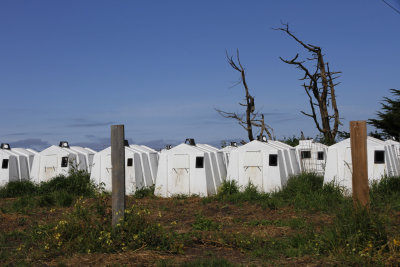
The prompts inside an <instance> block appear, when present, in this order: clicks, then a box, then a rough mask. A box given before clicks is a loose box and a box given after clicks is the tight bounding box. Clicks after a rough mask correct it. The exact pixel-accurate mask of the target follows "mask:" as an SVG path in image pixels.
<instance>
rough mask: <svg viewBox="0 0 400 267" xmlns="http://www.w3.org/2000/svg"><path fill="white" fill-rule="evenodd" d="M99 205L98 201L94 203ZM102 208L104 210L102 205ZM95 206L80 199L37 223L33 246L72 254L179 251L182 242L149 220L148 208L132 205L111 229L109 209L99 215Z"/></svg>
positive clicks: (48, 253)
mask: <svg viewBox="0 0 400 267" xmlns="http://www.w3.org/2000/svg"><path fill="white" fill-rule="evenodd" d="M97 204H98V203H97ZM103 210H107V209H106V207H104V209H103ZM97 211H99V209H98V207H97V206H96V205H87V204H86V200H84V199H83V198H79V199H78V200H77V202H76V203H75V205H74V209H73V210H72V211H71V212H67V213H66V214H65V216H64V219H62V220H60V221H58V222H56V223H52V224H46V225H38V226H37V227H35V229H34V230H33V231H32V236H31V237H32V243H31V245H32V246H33V247H35V246H40V247H39V249H40V250H42V251H44V252H46V254H47V255H53V256H54V255H60V254H71V253H74V252H80V253H92V252H108V253H110V252H116V251H125V250H134V249H138V248H144V247H147V248H151V249H156V250H165V251H169V252H178V251H179V250H180V249H182V247H183V245H182V244H180V243H179V242H177V240H176V238H175V234H174V233H173V232H168V231H166V230H164V229H163V228H162V227H161V225H160V224H156V223H153V222H150V221H149V220H148V218H147V216H148V215H149V214H150V211H149V210H147V209H141V208H139V207H137V206H135V205H133V206H132V207H131V208H128V209H126V210H125V219H124V220H122V221H121V222H120V223H119V224H117V226H116V228H115V229H112V227H111V224H110V223H109V222H110V221H111V211H110V210H109V209H108V212H107V213H106V214H103V213H101V214H99V213H97Z"/></svg>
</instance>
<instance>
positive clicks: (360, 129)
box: [350, 121, 369, 207]
mask: <svg viewBox="0 0 400 267" xmlns="http://www.w3.org/2000/svg"><path fill="white" fill-rule="evenodd" d="M350 143H351V160H352V162H353V184H352V185H353V203H354V205H355V206H357V205H359V204H360V205H361V206H364V207H368V206H369V185H368V162H367V124H366V121H351V122H350Z"/></svg>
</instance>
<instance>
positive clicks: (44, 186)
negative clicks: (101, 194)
mask: <svg viewBox="0 0 400 267" xmlns="http://www.w3.org/2000/svg"><path fill="white" fill-rule="evenodd" d="M54 191H67V192H69V193H70V194H73V195H75V196H86V197H90V196H94V195H95V194H96V192H97V188H96V186H95V185H94V183H93V182H92V181H91V180H90V175H89V174H88V173H87V172H86V171H73V172H70V174H69V175H68V176H64V175H60V176H57V177H55V178H53V179H51V180H50V181H47V182H42V183H40V185H39V187H38V194H46V193H51V192H54Z"/></svg>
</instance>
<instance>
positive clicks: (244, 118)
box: [215, 50, 273, 141]
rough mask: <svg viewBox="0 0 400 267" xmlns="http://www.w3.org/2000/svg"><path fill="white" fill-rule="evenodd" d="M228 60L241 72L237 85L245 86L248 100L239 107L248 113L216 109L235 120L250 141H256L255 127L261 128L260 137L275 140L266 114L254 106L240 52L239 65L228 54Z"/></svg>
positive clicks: (237, 52)
mask: <svg viewBox="0 0 400 267" xmlns="http://www.w3.org/2000/svg"><path fill="white" fill-rule="evenodd" d="M226 58H227V61H228V63H229V65H230V66H231V67H232V68H233V69H234V70H236V71H238V72H240V79H239V81H238V82H237V83H236V84H235V85H238V84H242V85H243V88H244V90H245V97H246V98H245V103H240V102H239V105H240V106H243V107H246V112H245V114H239V113H235V112H226V111H223V110H220V109H215V110H216V111H217V112H218V113H219V114H220V115H221V116H223V117H224V118H230V119H235V120H236V121H237V122H238V123H239V125H240V126H242V127H243V128H244V129H245V130H246V131H247V136H248V138H249V141H253V140H254V135H253V127H259V128H260V133H259V136H262V135H263V134H264V132H265V133H266V134H267V135H268V137H269V139H273V136H272V134H271V131H272V132H273V129H272V128H271V127H270V126H269V125H267V124H266V123H265V121H264V114H260V113H259V112H257V111H256V108H255V104H254V96H252V95H251V94H250V92H249V87H248V85H247V81H246V72H245V69H244V67H243V66H242V63H241V62H240V57H239V50H237V51H236V59H237V63H236V62H235V60H234V59H233V56H229V55H228V53H226Z"/></svg>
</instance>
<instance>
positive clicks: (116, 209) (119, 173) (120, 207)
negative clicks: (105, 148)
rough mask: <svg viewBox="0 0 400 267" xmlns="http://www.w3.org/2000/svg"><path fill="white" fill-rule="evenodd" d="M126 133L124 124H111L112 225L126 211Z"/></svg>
mask: <svg viewBox="0 0 400 267" xmlns="http://www.w3.org/2000/svg"><path fill="white" fill-rule="evenodd" d="M124 140H125V134H124V125H111V177H112V227H113V228H114V227H115V226H116V225H117V224H118V222H119V221H120V220H121V219H123V218H124V212H125V146H124Z"/></svg>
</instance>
